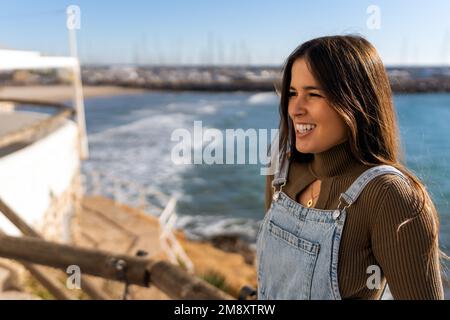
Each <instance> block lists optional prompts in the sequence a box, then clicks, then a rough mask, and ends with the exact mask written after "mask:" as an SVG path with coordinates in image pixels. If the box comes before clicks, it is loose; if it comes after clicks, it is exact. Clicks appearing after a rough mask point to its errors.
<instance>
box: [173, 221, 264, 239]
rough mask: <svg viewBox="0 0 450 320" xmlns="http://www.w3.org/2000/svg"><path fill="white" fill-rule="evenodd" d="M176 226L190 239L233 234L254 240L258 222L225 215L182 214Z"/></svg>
mask: <svg viewBox="0 0 450 320" xmlns="http://www.w3.org/2000/svg"><path fill="white" fill-rule="evenodd" d="M175 227H176V228H180V229H183V230H185V232H186V235H187V237H188V238H190V239H194V240H200V239H208V238H211V237H213V236H218V235H235V236H239V237H241V238H243V239H244V240H247V241H249V242H254V241H255V239H256V233H257V231H258V222H256V221H255V220H253V219H245V218H233V217H226V216H205V215H197V216H195V215H183V216H179V217H178V220H177V222H176V224H175Z"/></svg>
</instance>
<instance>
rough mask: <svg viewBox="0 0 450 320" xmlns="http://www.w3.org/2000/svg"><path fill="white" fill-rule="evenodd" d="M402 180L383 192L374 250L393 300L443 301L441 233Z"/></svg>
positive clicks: (397, 179) (393, 181)
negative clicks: (438, 233)
mask: <svg viewBox="0 0 450 320" xmlns="http://www.w3.org/2000/svg"><path fill="white" fill-rule="evenodd" d="M417 199H418V197H417V195H415V194H414V191H413V190H411V188H410V187H409V186H408V184H407V183H406V182H405V181H403V180H402V178H400V177H394V178H392V179H391V180H390V182H389V184H388V185H387V186H386V189H384V196H382V198H381V201H380V207H379V209H378V213H377V217H376V220H375V223H374V226H373V227H372V233H371V241H372V250H373V254H374V256H375V258H376V260H377V261H378V263H379V266H380V267H381V269H382V270H383V272H384V275H385V276H386V279H387V282H388V284H389V289H390V291H391V293H392V295H393V297H394V299H443V297H444V294H443V288H442V280H441V274H440V265H439V250H438V247H437V245H436V242H435V241H434V237H435V235H436V233H437V232H438V230H436V227H435V221H434V220H435V218H434V216H433V214H432V212H431V211H430V210H428V209H427V208H426V207H425V208H423V209H422V210H421V211H419V210H420V208H419V207H418V206H417V201H418V200H417Z"/></svg>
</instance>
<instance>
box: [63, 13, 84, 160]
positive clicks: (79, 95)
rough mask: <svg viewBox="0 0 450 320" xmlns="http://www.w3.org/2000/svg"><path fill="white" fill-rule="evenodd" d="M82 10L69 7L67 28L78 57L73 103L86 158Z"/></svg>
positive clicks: (73, 50)
mask: <svg viewBox="0 0 450 320" xmlns="http://www.w3.org/2000/svg"><path fill="white" fill-rule="evenodd" d="M80 18H81V12H80V8H79V7H78V6H69V7H68V8H67V29H68V31H69V48H70V55H71V56H72V57H73V58H74V59H76V63H75V65H74V67H73V78H72V81H73V90H74V94H73V98H72V104H73V106H74V108H75V110H76V121H77V125H78V136H79V139H78V140H79V149H80V158H81V159H82V160H85V159H87V158H88V157H89V145H88V140H87V135H86V120H85V114H84V97H83V84H82V81H81V68H80V61H79V59H78V50H77V37H76V29H79V28H80Z"/></svg>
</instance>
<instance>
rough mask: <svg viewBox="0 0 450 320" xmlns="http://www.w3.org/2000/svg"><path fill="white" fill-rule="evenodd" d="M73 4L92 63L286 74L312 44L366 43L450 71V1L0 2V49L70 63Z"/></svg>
mask: <svg viewBox="0 0 450 320" xmlns="http://www.w3.org/2000/svg"><path fill="white" fill-rule="evenodd" d="M70 4H75V5H78V6H79V7H80V9H81V29H80V30H79V31H78V32H77V37H78V48H79V55H80V58H81V60H82V62H84V63H136V62H137V63H147V64H199V63H210V64H219V63H224V64H270V65H279V64H281V63H282V62H283V60H284V59H285V58H286V57H287V55H288V54H289V53H290V52H291V51H292V50H293V49H294V48H295V47H296V46H297V45H299V44H300V43H301V42H303V41H305V40H308V39H311V38H314V37H317V36H322V35H329V34H346V33H359V34H362V35H364V36H365V37H367V39H369V40H370V41H371V42H372V43H373V44H374V45H375V46H376V47H377V49H378V51H379V53H380V55H381V57H382V58H383V60H384V62H385V63H386V64H440V65H442V64H447V65H450V18H449V16H450V1H449V0H432V1H425V0H379V1H376V0H370V1H365V0H340V1H330V0H314V1H311V0H309V1H304V0H297V1H293V0H286V1H264V0H227V1H225V0H223V1H212V0H210V1H206V0H191V1H187V0H185V1H182V0H164V1H163V0H160V1H155V0H146V1H141V0H128V1H120V0H114V1H112V0H111V1H106V0H95V1H93V0H78V1H77V0H72V1H66V0H0V47H3V48H12V49H24V50H38V51H42V52H44V53H46V54H52V55H56V54H58V55H61V54H63V55H66V54H68V40H67V30H66V27H65V25H66V15H65V8H66V7H67V6H68V5H70ZM370 5H377V6H378V7H379V8H380V27H381V28H380V29H369V28H368V27H367V20H368V19H369V18H370V14H368V13H367V8H368V7H369V6H370Z"/></svg>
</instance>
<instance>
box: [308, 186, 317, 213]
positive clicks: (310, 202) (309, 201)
mask: <svg viewBox="0 0 450 320" xmlns="http://www.w3.org/2000/svg"><path fill="white" fill-rule="evenodd" d="M313 186H314V185H312V186H311V199H309V200H308V202H307V203H306V206H307V207H308V208H311V206H312V204H313V200H314V199H315V198H317V197H318V196H319V194H320V191H319V193H318V194H316V195H315V196H313Z"/></svg>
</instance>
